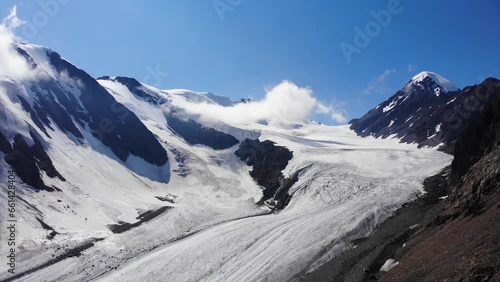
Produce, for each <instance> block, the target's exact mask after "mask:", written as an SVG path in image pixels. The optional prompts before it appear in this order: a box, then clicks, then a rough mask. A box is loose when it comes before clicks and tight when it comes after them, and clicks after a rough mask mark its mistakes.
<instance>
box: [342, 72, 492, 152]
mask: <svg viewBox="0 0 500 282" xmlns="http://www.w3.org/2000/svg"><path fill="white" fill-rule="evenodd" d="M490 84H491V83H490V82H488V80H485V81H484V82H483V83H481V84H479V85H474V86H470V87H466V88H464V89H463V90H459V89H458V88H457V87H456V86H454V85H453V84H452V83H451V82H449V81H448V80H447V79H445V78H443V77H442V76H440V75H438V74H435V73H432V72H422V73H420V74H418V75H417V76H415V77H413V78H412V79H411V80H410V81H409V82H408V83H407V84H406V85H405V86H404V87H403V88H402V89H401V90H399V91H397V92H396V94H394V95H393V96H392V97H390V98H389V99H387V100H386V101H384V102H382V103H381V104H379V105H378V106H377V107H375V108H374V109H372V110H370V111H369V112H368V113H367V114H366V115H364V116H363V117H361V118H359V119H354V120H352V121H350V122H349V123H350V124H351V127H350V128H351V129H352V130H354V131H356V132H357V133H358V134H359V135H360V136H375V137H381V138H388V137H395V138H397V139H400V140H401V141H402V142H405V143H416V144H418V145H419V146H421V147H422V146H430V147H438V148H439V149H441V150H443V151H445V152H448V153H451V152H452V151H453V146H454V143H455V141H456V140H457V139H458V137H459V134H460V132H461V131H462V129H463V128H465V127H466V126H467V124H469V122H470V121H472V120H475V119H477V118H478V116H479V113H480V111H481V110H482V108H483V107H484V105H485V104H486V101H487V100H488V97H489V95H490V93H492V92H491V91H486V89H489V88H491V86H490Z"/></svg>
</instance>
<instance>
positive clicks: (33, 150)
mask: <svg viewBox="0 0 500 282" xmlns="http://www.w3.org/2000/svg"><path fill="white" fill-rule="evenodd" d="M32 138H33V139H34V141H35V144H34V145H32V146H31V147H30V146H29V145H28V144H27V143H26V140H25V139H24V137H23V136H22V135H20V134H16V135H15V136H14V144H13V145H12V147H11V149H10V150H9V146H10V143H9V141H8V140H7V139H6V138H5V137H4V136H3V135H1V136H0V143H1V144H2V148H3V149H2V148H0V150H2V151H3V152H4V153H5V154H6V155H5V161H6V162H7V163H8V164H9V165H10V166H11V167H12V168H13V169H14V170H15V171H16V173H17V175H19V177H20V178H21V180H22V181H23V182H24V183H26V184H28V185H30V186H32V187H33V188H35V189H38V190H47V191H54V188H52V187H48V186H46V185H45V184H44V182H43V180H42V178H41V175H40V170H43V171H45V173H46V174H47V176H49V177H51V178H55V177H58V178H59V179H60V180H61V181H65V179H64V177H63V176H62V175H61V174H60V173H59V172H58V171H57V170H56V168H55V167H54V165H53V164H52V160H51V159H50V157H49V156H48V155H47V153H46V152H45V150H44V149H43V147H42V144H41V143H40V142H39V141H38V139H36V138H35V137H34V136H32ZM7 144H8V145H7Z"/></svg>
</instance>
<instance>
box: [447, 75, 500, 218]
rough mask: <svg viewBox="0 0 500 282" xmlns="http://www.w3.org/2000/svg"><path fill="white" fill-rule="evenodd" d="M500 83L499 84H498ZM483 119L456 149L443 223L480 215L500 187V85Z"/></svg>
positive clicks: (471, 128)
mask: <svg viewBox="0 0 500 282" xmlns="http://www.w3.org/2000/svg"><path fill="white" fill-rule="evenodd" d="M497 82H498V81H497ZM490 91H493V92H492V93H493V94H494V96H492V97H491V99H490V100H489V102H488V103H487V105H486V106H485V108H484V110H483V112H482V113H481V118H480V119H479V120H477V121H474V122H473V123H472V124H471V125H470V126H469V127H468V128H467V129H466V130H465V131H464V132H463V134H462V136H461V138H460V139H459V141H458V142H457V144H456V147H455V158H454V160H453V163H452V166H451V168H452V171H451V179H450V183H451V189H450V192H449V197H448V199H447V201H446V203H445V206H444V208H443V213H442V217H441V220H444V219H446V218H449V217H451V218H455V217H458V216H469V215H477V214H479V213H480V212H481V211H482V210H483V208H484V206H485V204H486V202H487V201H488V200H489V198H490V197H491V194H492V193H496V192H498V190H499V187H500V83H497V84H496V87H495V88H491V89H490Z"/></svg>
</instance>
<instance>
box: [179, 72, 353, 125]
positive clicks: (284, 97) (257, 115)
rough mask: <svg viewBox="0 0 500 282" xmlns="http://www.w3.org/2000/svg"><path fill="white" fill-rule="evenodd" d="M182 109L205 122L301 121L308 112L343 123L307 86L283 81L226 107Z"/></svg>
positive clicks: (342, 116) (340, 115)
mask: <svg viewBox="0 0 500 282" xmlns="http://www.w3.org/2000/svg"><path fill="white" fill-rule="evenodd" d="M185 109H186V110H187V111H188V112H189V113H190V114H195V115H199V116H200V117H201V119H203V120H205V121H208V122H216V121H223V122H228V123H237V124H249V123H254V122H259V121H271V122H303V121H307V120H308V119H309V118H310V117H311V115H312V114H323V115H329V116H330V117H331V118H332V119H333V120H334V121H336V122H337V123H345V122H346V120H347V119H346V118H345V114H344V112H342V111H338V110H337V109H336V108H335V107H333V106H326V105H325V104H324V103H322V102H320V101H319V100H318V99H317V98H316V97H315V96H314V93H313V90H312V89H311V88H309V87H299V86H297V85H296V84H294V83H293V82H291V81H288V80H284V81H282V82H281V83H279V84H278V85H276V86H274V87H271V88H269V89H266V95H265V97H264V98H263V99H262V100H259V101H251V102H247V103H239V104H236V105H233V106H230V107H223V106H221V105H218V104H209V103H198V104H191V105H190V106H189V107H185Z"/></svg>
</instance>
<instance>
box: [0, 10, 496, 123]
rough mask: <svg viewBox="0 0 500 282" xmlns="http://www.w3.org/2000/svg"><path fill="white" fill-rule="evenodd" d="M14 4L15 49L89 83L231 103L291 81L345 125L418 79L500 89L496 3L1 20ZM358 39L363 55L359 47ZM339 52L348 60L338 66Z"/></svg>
mask: <svg viewBox="0 0 500 282" xmlns="http://www.w3.org/2000/svg"><path fill="white" fill-rule="evenodd" d="M398 2H399V3H398ZM44 3H46V4H44ZM47 3H49V5H47ZM54 3H55V4H54ZM16 4H17V12H18V16H19V18H21V19H22V20H24V21H26V22H27V24H26V25H25V26H24V27H22V28H20V29H19V30H18V34H19V35H20V36H21V37H24V38H25V39H26V40H27V41H30V42H33V43H37V44H41V45H46V46H49V47H51V48H52V49H54V50H56V51H57V52H59V53H60V54H61V55H63V56H64V57H65V58H67V59H69V60H70V61H72V62H73V63H75V64H76V65H78V66H79V67H81V68H83V69H85V70H86V71H87V72H89V73H90V74H91V75H93V76H95V77H98V76H102V75H111V76H113V75H122V76H130V77H135V78H137V79H138V80H141V81H145V82H147V83H149V84H152V85H156V86H158V87H160V88H163V89H169V88H187V89H192V90H198V91H210V92H214V93H217V94H220V95H224V96H228V97H231V98H233V99H239V98H247V97H253V98H254V99H259V98H262V97H263V96H264V95H265V91H264V88H266V87H269V86H272V85H276V84H278V83H280V82H281V81H283V80H285V79H287V80H290V81H292V82H294V83H295V84H297V85H299V86H302V87H305V86H308V87H310V88H312V89H313V91H314V95H315V96H316V97H317V98H318V99H319V100H321V101H322V102H324V103H326V104H333V105H334V107H335V108H336V109H337V110H338V111H342V112H343V113H344V115H345V116H346V117H347V118H348V119H350V118H355V117H359V116H361V115H363V114H364V113H366V112H367V111H368V110H369V109H371V108H372V107H373V106H375V105H376V104H378V103H380V102H381V101H383V100H385V99H386V98H388V97H389V96H390V95H392V94H393V93H394V92H395V90H397V89H399V88H401V87H402V86H403V85H404V84H405V83H406V82H407V81H408V80H409V79H410V78H411V77H412V76H413V75H415V74H417V73H418V72H420V71H422V70H430V71H434V72H437V73H439V74H441V75H443V76H444V77H446V78H448V79H449V80H451V81H453V82H454V83H455V84H457V86H459V87H464V86H466V85H470V84H476V83H478V82H480V80H481V79H484V78H486V77H488V76H494V77H500V54H499V46H500V36H498V34H499V32H498V28H499V27H500V2H499V1H497V0H483V1H466V0H454V1H452V0H442V1H431V0H419V1H416V0H413V1H411V0H400V1H397V0H381V1H360V0H353V1H329V0H316V1H305V0H273V1H264V0H260V1H258V0H254V1H252V0H175V1H174V0H150V1H97V0H86V1H78V0H38V1H27V0H26V1H23V0H21V1H12V0H2V2H1V4H0V12H1V13H2V15H4V16H5V15H7V14H8V13H9V10H10V9H11V8H12V7H13V6H14V5H16ZM373 13H377V14H379V15H382V16H380V17H381V18H382V19H383V20H380V19H379V21H378V22H377V19H376V17H375V16H374V15H373ZM388 14H389V15H390V20H388V18H387V17H386V16H387V15H388ZM375 22H377V23H375ZM356 27H358V28H359V30H361V31H363V33H365V34H366V33H367V31H366V28H368V33H369V34H370V35H367V36H368V38H369V42H368V43H367V42H361V43H363V44H356V42H355V40H354V39H355V36H356V34H357V33H356V31H355V28H356ZM358 43H359V42H358ZM341 44H344V45H343V46H347V45H349V46H351V47H352V48H356V53H352V55H350V56H349V59H346V56H345V54H344V52H343V51H342V49H341ZM346 44H347V45H346ZM350 50H351V51H352V50H353V49H350ZM314 118H316V119H318V120H320V121H322V122H325V123H329V124H335V121H333V120H331V119H330V118H329V117H327V116H315V117H314Z"/></svg>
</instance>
